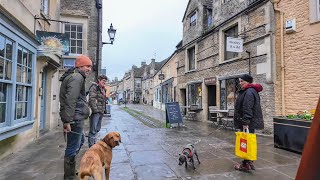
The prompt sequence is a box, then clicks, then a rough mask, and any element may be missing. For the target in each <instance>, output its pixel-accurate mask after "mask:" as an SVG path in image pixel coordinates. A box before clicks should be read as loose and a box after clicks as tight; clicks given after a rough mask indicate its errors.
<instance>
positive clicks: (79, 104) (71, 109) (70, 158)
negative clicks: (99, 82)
mask: <svg viewBox="0 0 320 180" xmlns="http://www.w3.org/2000/svg"><path fill="white" fill-rule="evenodd" d="M91 70H92V61H91V60H90V59H89V57H87V56H85V55H80V56H78V57H77V58H76V62H75V68H71V69H69V70H67V71H66V72H65V73H64V74H63V75H62V77H61V78H60V81H62V83H61V87H60V94H59V101H60V117H61V121H62V122H63V130H64V133H65V136H66V141H67V145H66V150H65V155H64V179H76V178H77V177H76V174H75V167H76V158H75V156H76V155H77V154H78V152H79V150H80V148H81V145H82V144H83V143H84V136H83V126H84V120H85V119H87V118H88V117H89V114H90V109H89V105H88V103H87V99H86V92H85V79H86V77H87V76H88V75H89V74H90V72H91ZM71 131H72V132H71Z"/></svg>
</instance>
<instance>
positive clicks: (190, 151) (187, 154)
mask: <svg viewBox="0 0 320 180" xmlns="http://www.w3.org/2000/svg"><path fill="white" fill-rule="evenodd" d="M194 156H196V157H197V160H198V163H199V164H200V161H199V157H198V154H197V150H196V148H195V146H194V145H193V144H187V145H186V146H184V147H183V150H182V153H181V154H179V165H180V166H181V165H182V164H183V163H185V167H186V168H187V166H188V161H189V162H191V164H192V167H193V169H196V168H195V166H194V159H193V157H194Z"/></svg>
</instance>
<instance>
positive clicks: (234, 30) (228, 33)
mask: <svg viewBox="0 0 320 180" xmlns="http://www.w3.org/2000/svg"><path fill="white" fill-rule="evenodd" d="M227 37H234V38H236V37H238V25H235V26H232V27H231V28H229V29H227V30H225V31H224V60H230V59H233V58H237V57H238V56H239V54H240V53H237V52H229V51H227Z"/></svg>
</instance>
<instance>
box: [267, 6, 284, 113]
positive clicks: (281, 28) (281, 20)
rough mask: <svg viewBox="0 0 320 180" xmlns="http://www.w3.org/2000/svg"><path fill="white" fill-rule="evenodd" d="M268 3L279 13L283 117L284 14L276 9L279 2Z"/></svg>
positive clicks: (282, 111) (282, 108)
mask: <svg viewBox="0 0 320 180" xmlns="http://www.w3.org/2000/svg"><path fill="white" fill-rule="evenodd" d="M270 2H271V3H272V4H273V8H274V10H275V11H278V12H279V13H280V45H281V47H280V60H281V115H282V116H284V115H285V113H286V105H285V99H284V98H285V94H284V85H285V83H284V81H285V79H284V71H285V66H284V52H283V49H284V42H283V36H284V32H283V29H284V26H283V22H284V12H283V11H282V10H281V9H280V8H279V7H278V4H279V2H280V0H270Z"/></svg>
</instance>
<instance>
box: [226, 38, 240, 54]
mask: <svg viewBox="0 0 320 180" xmlns="http://www.w3.org/2000/svg"><path fill="white" fill-rule="evenodd" d="M227 51H229V52H242V51H243V39H241V38H233V37H227Z"/></svg>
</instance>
